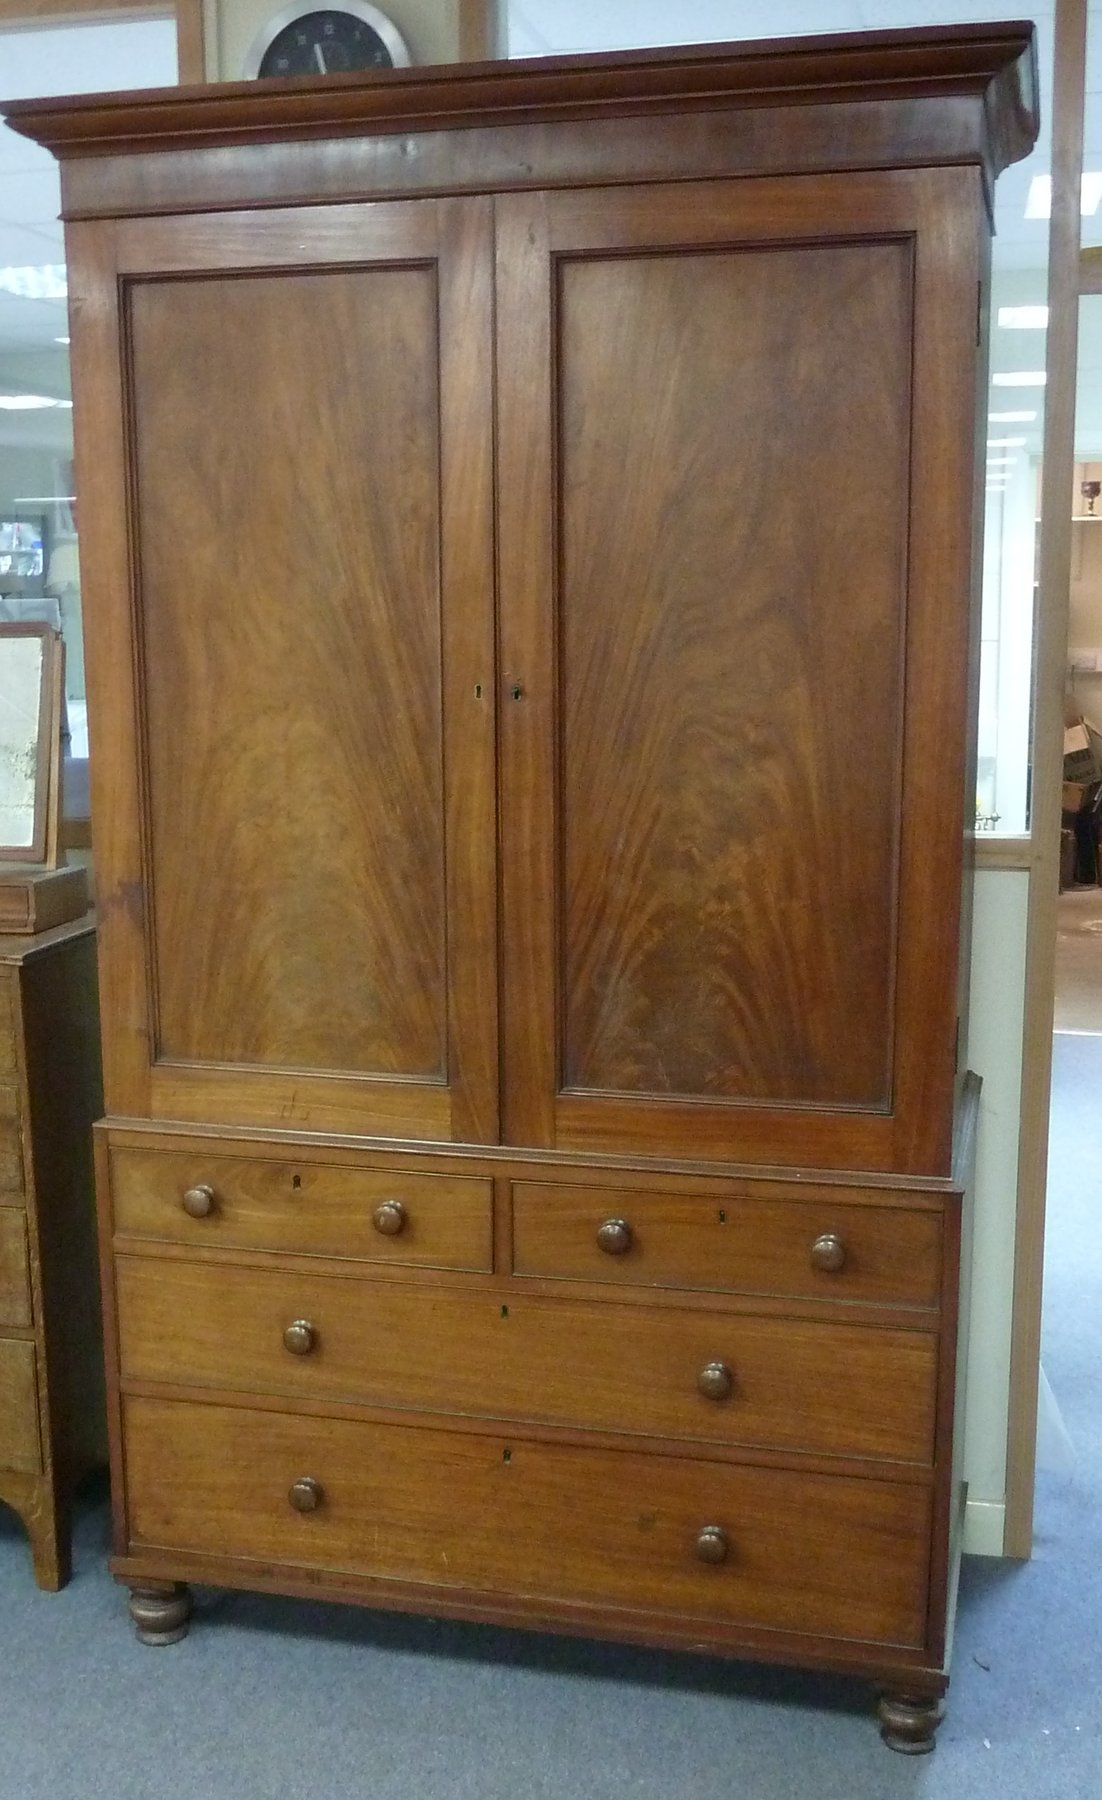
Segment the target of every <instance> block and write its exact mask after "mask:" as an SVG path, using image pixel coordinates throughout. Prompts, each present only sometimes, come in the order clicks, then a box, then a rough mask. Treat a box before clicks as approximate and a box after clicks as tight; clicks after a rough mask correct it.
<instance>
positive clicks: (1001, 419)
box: [987, 412, 1037, 425]
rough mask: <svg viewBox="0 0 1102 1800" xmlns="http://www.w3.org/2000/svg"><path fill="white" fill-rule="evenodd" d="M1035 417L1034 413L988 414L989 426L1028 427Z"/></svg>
mask: <svg viewBox="0 0 1102 1800" xmlns="http://www.w3.org/2000/svg"><path fill="white" fill-rule="evenodd" d="M1036 417H1037V414H1036V413H1035V412H989V413H988V415H987V423H988V424H989V425H1029V424H1031V423H1032V421H1033V420H1034V419H1035V418H1036Z"/></svg>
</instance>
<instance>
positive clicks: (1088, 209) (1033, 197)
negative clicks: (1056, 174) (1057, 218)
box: [1025, 169, 1102, 219]
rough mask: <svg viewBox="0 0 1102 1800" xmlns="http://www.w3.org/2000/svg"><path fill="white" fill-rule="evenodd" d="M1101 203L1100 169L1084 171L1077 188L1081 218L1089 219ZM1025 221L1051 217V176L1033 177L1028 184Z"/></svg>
mask: <svg viewBox="0 0 1102 1800" xmlns="http://www.w3.org/2000/svg"><path fill="white" fill-rule="evenodd" d="M1099 201H1102V169H1084V171H1083V179H1082V182H1081V184H1080V188H1079V211H1080V212H1081V213H1082V215H1083V217H1084V218H1085V219H1086V218H1090V217H1091V215H1092V214H1094V213H1096V212H1097V211H1098V203H1099ZM1025 216H1026V218H1027V219H1048V218H1051V216H1052V176H1051V175H1035V176H1034V177H1033V180H1032V181H1031V182H1030V184H1029V194H1028V197H1027V199H1026V203H1025Z"/></svg>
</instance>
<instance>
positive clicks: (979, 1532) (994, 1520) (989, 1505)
mask: <svg viewBox="0 0 1102 1800" xmlns="http://www.w3.org/2000/svg"><path fill="white" fill-rule="evenodd" d="M1005 1525H1006V1502H1005V1500H969V1501H968V1503H967V1505H966V1506H965V1509H964V1542H963V1545H962V1548H963V1550H964V1554H965V1556H1001V1555H1002V1553H1003V1534H1004V1530H1005Z"/></svg>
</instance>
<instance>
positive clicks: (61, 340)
mask: <svg viewBox="0 0 1102 1800" xmlns="http://www.w3.org/2000/svg"><path fill="white" fill-rule="evenodd" d="M68 342H69V340H68V338H67V337H63V338H55V339H54V343H55V344H67V343H68Z"/></svg>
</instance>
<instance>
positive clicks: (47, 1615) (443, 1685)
mask: <svg viewBox="0 0 1102 1800" xmlns="http://www.w3.org/2000/svg"><path fill="white" fill-rule="evenodd" d="M1056 1073H1057V1079H1056V1090H1055V1112H1054V1131H1053V1158H1052V1164H1053V1167H1052V1185H1051V1195H1050V1222H1051V1223H1050V1233H1049V1239H1050V1241H1049V1258H1048V1283H1047V1290H1046V1312H1045V1366H1046V1370H1047V1373H1048V1376H1049V1379H1050V1381H1051V1383H1052V1386H1053V1390H1054V1392H1055V1394H1056V1398H1057V1400H1058V1402H1059V1405H1060V1407H1061V1409H1062V1411H1063V1414H1064V1418H1065V1421H1066V1423H1067V1425H1068V1428H1069V1431H1070V1433H1071V1436H1072V1440H1073V1443H1074V1445H1075V1451H1076V1466H1075V1469H1074V1472H1073V1473H1072V1474H1071V1475H1069V1476H1061V1477H1059V1478H1056V1477H1042V1480H1041V1484H1040V1490H1039V1496H1038V1515H1037V1516H1038V1546H1037V1555H1036V1557H1035V1560H1034V1561H1033V1562H1032V1563H1031V1564H1029V1565H1028V1566H1018V1565H1012V1564H1006V1563H994V1562H990V1561H980V1560H970V1561H969V1562H967V1563H966V1566H965V1572H964V1577H963V1583H962V1596H961V1608H960V1617H959V1621H958V1631H957V1645H956V1658H955V1663H954V1675H953V1685H952V1688H951V1690H950V1697H949V1700H950V1703H949V1710H948V1716H947V1718H946V1721H945V1724H944V1725H943V1727H942V1729H941V1733H940V1743H939V1748H938V1750H937V1752H936V1754H935V1755H934V1756H932V1757H924V1758H921V1759H906V1758H903V1757H899V1756H894V1755H893V1754H892V1753H891V1752H890V1751H888V1750H886V1749H885V1748H884V1747H883V1746H882V1745H881V1743H880V1741H879V1738H878V1736H877V1733H876V1729H875V1726H874V1723H873V1720H872V1716H871V1709H870V1705H869V1700H868V1694H867V1690H866V1689H865V1688H864V1687H863V1686H862V1685H861V1684H858V1683H851V1682H848V1681H843V1680H840V1679H824V1678H814V1677H811V1676H805V1675H798V1674H789V1673H785V1672H776V1671H769V1670H764V1669H760V1668H757V1669H755V1668H751V1667H748V1666H746V1665H742V1664H720V1663H716V1662H710V1661H707V1662H706V1661H696V1660H693V1659H690V1658H681V1657H673V1656H666V1655H661V1654H657V1653H654V1654H652V1653H647V1652H643V1651H632V1650H625V1649H617V1648H609V1647H608V1646H597V1645H592V1644H582V1643H576V1642H572V1641H569V1640H558V1639H551V1638H543V1637H533V1636H528V1635H525V1634H522V1633H511V1632H505V1631H496V1630H491V1629H489V1628H483V1627H474V1626H460V1625H452V1624H433V1623H431V1622H428V1621H424V1620H411V1619H402V1618H394V1617H388V1616H386V1615H382V1614H372V1613H368V1612H361V1611H357V1610H352V1609H344V1608H338V1607H326V1606H321V1605H306V1604H303V1603H298V1602H291V1601H280V1600H271V1599H263V1598H259V1597H256V1596H246V1595H213V1596H204V1597H202V1600H201V1607H200V1612H199V1616H198V1617H197V1619H196V1622H195V1624H194V1625H193V1627H192V1632H191V1635H190V1637H189V1638H187V1639H186V1640H185V1642H184V1643H182V1644H179V1645H176V1646H175V1647H173V1648H171V1649H167V1650H148V1649H143V1648H141V1647H140V1646H139V1645H138V1644H137V1643H136V1642H135V1641H134V1639H133V1637H132V1634H131V1632H130V1629H129V1626H128V1624H127V1623H126V1622H125V1618H124V1611H123V1596H122V1594H121V1592H120V1591H119V1590H118V1589H116V1588H115V1587H114V1585H113V1583H112V1582H111V1581H110V1580H109V1578H108V1577H107V1575H106V1573H105V1569H104V1555H105V1548H106V1536H107V1524H106V1508H105V1504H104V1502H103V1499H102V1496H99V1497H96V1496H95V1495H93V1496H90V1497H88V1498H87V1499H86V1501H85V1504H84V1505H83V1507H82V1508H81V1512H80V1518H79V1525H78V1538H77V1551H76V1571H75V1577H74V1580H73V1582H72V1584H71V1585H70V1586H69V1588H67V1589H66V1590H65V1592H64V1593H62V1594H60V1595H46V1594H40V1593H38V1592H37V1590H36V1589H35V1587H34V1585H33V1582H32V1580H31V1573H30V1562H29V1558H28V1556H27V1553H26V1548H25V1542H24V1539H23V1536H22V1532H21V1529H20V1527H19V1526H18V1525H17V1524H16V1522H15V1521H14V1519H13V1518H12V1517H11V1516H10V1515H9V1514H7V1513H6V1512H4V1511H3V1509H0V1800H98V1796H100V1795H101V1794H103V1795H110V1797H111V1800H159V1797H160V1796H162V1795H163V1796H165V1800H682V1797H683V1800H774V1797H776V1800H781V1797H782V1796H783V1800H896V1796H900V1797H902V1800H909V1797H911V1796H915V1797H918V1800H1102V1682H1100V1679H1099V1668H1100V1666H1102V1645H1100V1641H1099V1634H1100V1630H1102V1428H1100V1419H1102V1407H1100V1404H1099V1402H1100V1390H1102V1305H1100V1302H1102V1108H1100V1107H1099V1104H1098V1096H1099V1095H1100V1094H1102V1039H1097V1038H1059V1039H1058V1040H1057V1060H1056Z"/></svg>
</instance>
